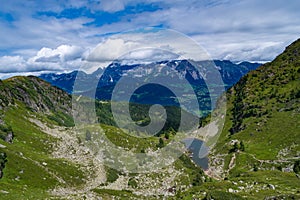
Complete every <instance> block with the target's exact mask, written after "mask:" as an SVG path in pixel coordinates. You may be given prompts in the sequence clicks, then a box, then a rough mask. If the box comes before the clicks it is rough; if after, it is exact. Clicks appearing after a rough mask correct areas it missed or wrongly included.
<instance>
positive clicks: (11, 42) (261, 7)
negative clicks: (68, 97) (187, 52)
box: [0, 0, 300, 78]
mask: <svg viewBox="0 0 300 200" xmlns="http://www.w3.org/2000/svg"><path fill="white" fill-rule="evenodd" d="M299 7H300V1H298V0H290V1H284V0H272V1H271V0H265V1H261V0H240V1H238V0H232V1H229V0H212V1H210V0H190V1H182V0H165V1H161V0H148V1H142V0H104V1H96V0H88V1H87V0H53V1H37V0H36V1H34V0H28V1H19V0H10V1H6V2H5V3H2V4H1V7H0V35H1V37H0V78H1V77H2V78H3V77H8V76H10V75H14V74H20V73H21V74H37V73H43V72H47V71H54V72H64V71H72V70H74V69H77V68H79V67H80V66H81V65H82V62H83V61H84V60H85V59H86V58H87V57H88V54H89V53H90V52H91V51H93V49H95V48H96V47H97V45H99V43H100V44H103V45H104V47H103V48H105V50H106V55H107V56H108V57H109V55H108V54H109V52H111V51H110V50H111V49H110V48H111V45H112V44H113V45H118V47H119V46H120V48H123V50H125V51H126V47H127V46H130V45H128V44H130V41H132V38H133V37H131V38H130V37H128V35H127V36H126V37H125V38H126V39H125V38H124V37H122V38H119V39H118V40H115V41H112V40H110V41H109V42H107V39H108V38H109V37H111V36H114V35H115V34H117V33H122V32H123V31H128V30H133V29H139V28H145V27H160V28H164V29H172V30H175V31H178V32H180V33H182V34H184V35H187V36H188V37H190V38H191V39H192V40H194V41H195V42H196V43H198V45H200V46H201V47H203V48H204V49H205V50H206V51H207V52H208V54H209V55H210V56H211V57H212V58H214V59H229V60H232V61H243V60H248V61H269V60H272V59H273V58H274V57H275V56H276V55H277V54H279V53H280V52H282V51H283V50H284V48H285V46H287V45H288V44H289V43H291V42H292V41H294V40H296V39H297V38H298V37H299V36H300V31H299V30H300V20H299V19H300V12H299ZM134 37H136V35H135V36H134ZM138 37H139V39H140V41H142V39H143V37H144V38H145V39H146V38H147V37H148V36H147V34H145V35H142V34H141V35H139V36H138ZM114 39H116V37H115V38H114ZM116 41H117V42H116ZM156 42H157V43H159V42H160V41H156ZM122 45H123V46H122ZM126 45H127V46H126ZM106 64H107V63H106V62H103V63H102V65H103V66H105V65H106ZM100 65H101V64H100ZM103 66H101V67H103Z"/></svg>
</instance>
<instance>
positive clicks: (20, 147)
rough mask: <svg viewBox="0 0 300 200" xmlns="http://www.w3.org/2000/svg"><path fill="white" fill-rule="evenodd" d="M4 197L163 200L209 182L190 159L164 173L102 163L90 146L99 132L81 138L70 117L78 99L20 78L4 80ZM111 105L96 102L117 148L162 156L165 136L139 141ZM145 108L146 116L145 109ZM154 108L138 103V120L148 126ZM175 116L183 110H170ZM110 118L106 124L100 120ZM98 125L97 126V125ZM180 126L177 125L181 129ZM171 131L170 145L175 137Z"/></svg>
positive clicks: (0, 160) (0, 164) (0, 191)
mask: <svg viewBox="0 0 300 200" xmlns="http://www.w3.org/2000/svg"><path fill="white" fill-rule="evenodd" d="M0 87H1V88H0V89H1V90H0V105H1V110H0V112H1V113H0V114H1V115H0V128H1V129H0V133H1V139H0V171H1V176H2V178H0V196H1V199H13V200H15V199H65V198H69V199H97V198H99V197H102V198H103V199H112V198H114V197H116V198H117V199H157V198H159V199H160V198H163V196H164V195H165V193H166V192H168V190H170V191H171V192H170V193H168V195H171V196H173V195H174V194H175V189H170V188H176V190H179V189H180V190H182V191H185V190H187V189H188V188H191V187H194V186H198V185H200V184H202V183H203V182H204V181H209V180H210V179H208V178H207V176H205V175H204V173H203V171H202V170H201V168H200V167H198V166H196V165H195V164H194V163H193V162H191V160H190V158H189V157H188V156H186V155H183V156H182V157H181V158H180V159H179V160H178V161H176V162H175V163H174V164H173V165H171V166H169V167H167V168H166V169H163V170H162V171H160V172H154V173H148V174H124V173H122V172H118V171H116V170H114V169H111V168H108V167H105V166H103V163H102V161H101V160H100V161H99V160H98V159H96V157H95V156H94V155H93V153H92V152H91V151H89V149H88V148H87V147H86V146H85V145H84V144H85V142H87V141H88V140H89V136H88V135H89V134H91V135H92V134H93V128H91V127H85V129H86V130H89V131H90V132H89V134H87V133H86V134H85V135H84V136H83V137H79V136H78V135H76V130H75V129H74V127H72V126H73V122H72V118H71V116H70V115H71V97H70V96H69V95H68V94H66V93H64V92H63V91H62V90H60V89H58V88H55V87H52V86H50V85H49V84H48V83H46V82H44V81H41V80H40V79H38V78H35V77H14V78H11V79H8V80H4V81H1V82H0ZM109 105H110V104H109V103H107V102H103V103H100V102H97V114H98V117H99V122H100V123H103V124H102V125H101V127H102V128H103V129H104V131H105V135H106V137H107V138H109V140H110V141H112V142H113V143H114V144H115V145H117V146H120V147H123V148H125V149H129V150H132V151H135V152H145V150H146V149H147V151H155V150H157V148H158V147H161V146H159V145H162V144H161V142H160V140H159V137H150V138H140V139H138V138H135V137H133V136H129V135H126V134H123V133H122V132H121V131H120V129H118V128H116V127H114V126H111V125H114V124H113V120H112V119H111V118H109V116H111V113H110V106H109ZM140 109H142V110H143V112H142V113H141V112H139V111H140ZM147 109H149V106H145V107H142V106H141V105H137V104H132V105H131V110H132V115H133V118H134V120H136V121H137V122H140V123H141V121H142V122H143V123H145V124H147V123H148V121H149V119H148V118H147V117H148V116H147V115H146V114H145V113H147ZM167 109H168V112H170V113H171V116H172V117H173V118H172V119H171V121H170V122H168V123H170V125H168V126H169V127H168V128H170V127H171V126H173V124H172V123H174V124H176V123H177V122H176V120H177V119H175V121H172V120H174V118H175V116H177V110H176V109H174V108H171V107H169V108H167ZM101 120H103V121H101ZM95 126H97V125H95ZM174 126H175V125H174ZM164 131H165V132H163V133H162V135H161V136H160V137H161V138H163V139H162V140H163V143H166V142H168V140H171V139H172V134H171V133H170V134H169V136H168V138H167V137H166V135H165V134H166V133H167V132H166V131H168V129H167V128H166V129H165V130H164Z"/></svg>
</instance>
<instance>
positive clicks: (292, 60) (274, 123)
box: [211, 40, 300, 199]
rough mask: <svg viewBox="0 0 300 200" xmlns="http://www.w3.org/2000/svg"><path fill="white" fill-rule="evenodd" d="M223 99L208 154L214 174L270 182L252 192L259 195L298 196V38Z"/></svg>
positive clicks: (243, 79)
mask: <svg viewBox="0 0 300 200" xmlns="http://www.w3.org/2000/svg"><path fill="white" fill-rule="evenodd" d="M227 100H228V102H227V116H226V122H225V126H224V130H223V132H222V134H221V137H220V139H219V141H218V143H217V145H216V146H215V149H214V151H213V154H212V157H211V165H212V166H213V167H212V171H214V172H212V173H215V175H216V176H219V178H223V179H224V178H225V179H227V180H228V179H229V180H231V181H232V182H233V181H237V180H244V182H245V181H249V182H251V181H253V180H257V181H256V182H258V183H263V184H265V185H268V184H269V185H270V184H271V185H273V186H274V188H275V190H273V191H272V190H269V188H268V187H267V188H265V189H262V188H263V186H262V185H261V187H260V189H259V190H258V192H257V194H255V195H257V198H260V199H263V198H265V197H266V196H277V195H278V196H281V195H283V196H289V195H291V196H293V195H296V196H297V198H299V192H300V191H299V184H300V179H299V178H297V176H298V175H296V174H295V172H294V171H293V166H294V165H295V163H296V162H297V161H298V162H299V160H300V109H299V108H300V40H297V41H295V42H294V43H292V44H291V45H290V46H288V47H287V48H286V50H285V51H284V52H283V53H282V54H281V55H279V56H278V57H277V58H276V59H275V60H274V61H272V62H270V63H267V64H265V65H263V66H261V67H259V68H258V69H257V70H255V71H252V72H250V73H249V74H247V75H246V76H244V77H243V78H242V79H241V80H240V81H239V82H238V83H237V84H236V85H234V86H233V87H232V88H231V89H230V90H229V91H228V92H227ZM217 163H218V164H217ZM217 166H222V169H221V170H220V169H219V170H217V169H216V167H217ZM298 177H299V176H298ZM249 184H250V183H249ZM240 185H242V184H240ZM243 187H244V186H243ZM270 187H271V186H270ZM271 188H273V187H271ZM252 191H255V190H252ZM239 193H240V194H243V193H244V190H242V189H239ZM253 195H254V194H252V196H253ZM247 196H248V197H250V196H251V195H247ZM282 198H283V197H282Z"/></svg>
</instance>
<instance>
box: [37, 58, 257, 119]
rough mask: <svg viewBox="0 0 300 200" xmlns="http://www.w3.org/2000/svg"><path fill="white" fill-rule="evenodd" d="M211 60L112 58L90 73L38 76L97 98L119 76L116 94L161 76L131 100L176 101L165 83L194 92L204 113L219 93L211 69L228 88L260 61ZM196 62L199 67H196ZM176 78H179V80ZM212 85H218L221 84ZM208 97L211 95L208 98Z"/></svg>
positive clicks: (108, 91) (108, 96) (104, 94)
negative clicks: (211, 85)
mask: <svg viewBox="0 0 300 200" xmlns="http://www.w3.org/2000/svg"><path fill="white" fill-rule="evenodd" d="M192 63H194V64H192ZM214 63H215V65H214V66H212V65H211V62H210V61H198V62H190V61H188V60H172V61H161V62H155V63H150V64H134V65H124V64H121V63H119V62H114V63H111V64H110V65H109V66H107V67H106V68H105V69H98V70H97V71H95V72H94V73H92V74H86V73H84V72H81V71H80V72H78V71H74V72H71V73H68V74H53V73H52V74H42V75H41V76H40V78H42V79H44V80H46V81H48V82H49V83H51V84H52V85H54V86H57V87H59V88H61V89H63V90H65V91H67V92H69V93H72V92H74V93H80V94H83V95H85V96H91V97H96V98H97V99H99V100H111V98H112V93H113V91H114V89H115V87H116V84H118V82H119V81H120V80H121V79H124V78H126V79H127V82H126V84H123V85H127V86H128V87H127V88H124V87H123V88H122V90H123V91H119V94H124V93H125V94H126V93H128V92H129V90H130V83H133V82H144V83H147V82H148V81H149V80H152V79H153V80H156V79H159V78H160V81H161V82H162V84H161V85H159V84H147V85H144V86H143V87H141V88H139V89H137V90H135V91H134V93H133V94H132V97H131V98H130V101H131V102H136V103H142V104H156V103H158V104H162V105H178V104H179V101H178V99H177V98H176V95H175V94H174V93H172V91H170V90H169V89H168V87H164V86H165V85H164V84H167V85H169V86H171V87H172V88H173V89H174V90H176V91H180V92H182V91H184V92H185V93H189V94H191V93H195V94H196V96H197V99H198V102H199V105H200V110H201V111H202V113H204V114H205V113H207V112H209V111H210V110H211V107H212V104H211V100H216V98H217V97H218V96H219V95H220V93H217V94H211V93H209V89H208V86H207V84H206V81H207V79H209V78H212V77H213V76H215V75H214V74H213V72H212V71H213V70H214V71H215V72H219V74H220V76H221V78H222V80H223V82H224V87H225V89H228V88H230V87H231V86H232V85H233V84H235V83H236V82H237V81H238V80H239V79H240V78H241V77H242V76H244V75H245V74H247V73H248V72H249V71H251V70H253V69H256V68H257V67H259V66H260V64H259V63H250V62H242V63H240V64H234V63H232V62H230V61H228V60H224V61H221V60H215V61H214ZM195 64H196V65H197V66H198V67H195V66H194V65H195ZM210 67H214V69H213V70H212V69H211V68H210ZM78 73H79V74H78ZM77 75H78V76H77ZM76 77H77V79H80V87H81V89H80V90H78V91H73V85H74V81H75V79H76ZM179 79H180V81H181V82H180V81H179V82H178V80H179ZM184 80H185V81H184ZM92 81H95V83H93V84H95V85H97V89H96V94H95V92H94V90H90V88H91V85H90V84H91V82H92ZM96 81H98V82H96ZM188 85H190V86H191V87H192V88H193V91H191V90H190V91H187V88H188ZM215 87H220V85H217V86H215ZM77 89H78V88H77ZM215 91H216V90H215ZM119 96H122V95H119ZM177 96H178V95H177ZM211 97H212V98H214V99H210V98H211ZM185 98H187V97H185ZM118 100H121V101H123V100H125V99H122V98H121V97H120V99H118ZM186 101H191V99H187V100H186ZM192 110H194V109H192Z"/></svg>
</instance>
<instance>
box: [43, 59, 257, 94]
mask: <svg viewBox="0 0 300 200" xmlns="http://www.w3.org/2000/svg"><path fill="white" fill-rule="evenodd" d="M201 62H203V63H204V62H206V61H199V62H197V63H199V64H201ZM176 63H177V64H178V66H179V67H177V68H176V70H177V71H178V72H181V73H183V72H184V71H187V72H190V73H188V74H190V75H191V74H192V72H193V71H195V68H194V69H192V68H191V65H190V64H188V62H187V61H186V60H173V61H161V62H157V63H151V64H147V65H144V64H135V65H122V64H120V63H112V64H110V65H109V66H107V68H105V69H101V68H99V69H98V70H97V71H95V72H93V73H92V74H86V73H85V72H82V71H73V72H71V73H63V74H56V73H48V74H42V75H40V76H39V77H40V78H41V79H43V80H45V81H47V82H49V83H51V84H52V85H54V86H57V87H59V88H61V89H63V90H65V91H67V92H68V93H72V92H73V85H74V81H75V79H76V76H77V73H80V77H82V78H86V79H87V81H88V80H94V79H99V78H100V77H99V75H101V74H102V77H101V79H100V81H99V84H98V87H105V86H112V85H114V84H115V83H116V81H117V80H118V79H119V78H120V77H121V76H124V75H126V74H127V73H128V72H130V73H135V75H136V76H138V75H140V76H142V75H146V74H147V70H145V68H147V69H149V68H150V67H155V65H163V64H164V65H167V66H175V65H176ZM214 63H215V65H216V67H217V69H218V71H219V72H220V74H221V77H222V79H223V81H224V83H225V85H226V86H227V88H229V87H231V86H232V85H233V84H235V83H236V82H237V81H238V80H239V79H240V78H241V77H242V76H243V75H245V74H247V73H248V72H249V71H251V70H254V69H256V68H258V67H259V66H260V65H261V64H260V63H251V62H241V63H239V64H234V63H232V62H231V61H229V60H214ZM143 68H144V69H143ZM197 73H199V72H197ZM200 73H202V74H203V75H204V76H205V71H202V72H200ZM195 78H196V77H195ZM197 78H198V79H201V77H199V74H198V77H197Z"/></svg>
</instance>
